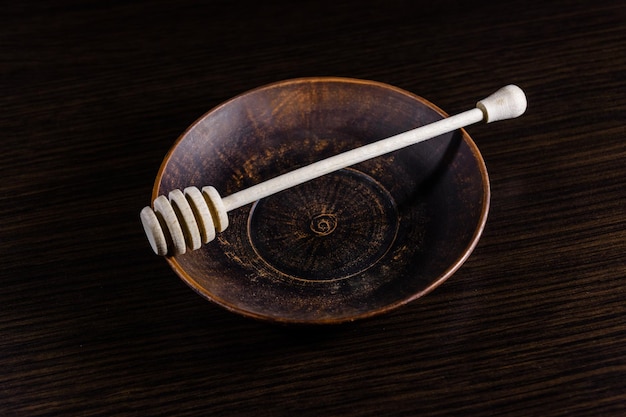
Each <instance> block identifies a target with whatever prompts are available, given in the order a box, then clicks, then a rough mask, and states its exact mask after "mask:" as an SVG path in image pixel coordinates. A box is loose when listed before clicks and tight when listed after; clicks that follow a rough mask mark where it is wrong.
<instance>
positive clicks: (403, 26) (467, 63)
mask: <svg viewBox="0 0 626 417" xmlns="http://www.w3.org/2000/svg"><path fill="white" fill-rule="evenodd" d="M263 3H264V2H253V3H250V2H242V3H241V4H235V3H234V2H228V1H214V2H199V1H193V0H180V1H164V0H161V1H152V2H150V1H143V0H142V1H134V2H126V1H107V2H105V1H92V2H81V1H76V0H60V1H55V2H44V1H28V0H27V1H19V2H18V1H16V2H9V3H7V4H5V5H4V6H3V8H2V10H3V11H2V13H1V14H0V23H1V25H0V27H1V29H0V30H1V31H2V36H1V38H0V45H1V51H0V52H1V53H2V55H1V61H0V62H1V64H0V69H1V71H0V73H1V76H2V84H1V86H0V87H1V98H0V100H1V103H2V107H1V112H0V128H1V132H2V141H1V146H2V148H1V150H2V153H1V163H0V179H1V180H0V184H1V185H0V200H1V204H0V213H1V214H0V255H1V257H2V266H1V269H0V415H2V416H38V415H71V416H88V415H103V416H121V415H141V416H155V415H166V416H173V415H177V416H183V415H228V416H231V415H232V416H283V415H284V416H294V415H295V416H391V415H407V416H416V415H432V416H436V415H454V416H459V415H480V416H484V415H508V416H513V415H521V416H528V415H541V416H557V415H558V416H573V415H581V416H582V415H586V416H622V415H625V414H626V289H625V285H626V281H625V277H626V255H625V252H626V243H625V241H626V168H625V167H626V163H625V162H626V144H625V139H626V129H625V127H624V122H625V121H626V94H625V93H626V52H625V51H626V6H624V3H623V1H621V0H608V1H586V0H583V1H569V2H568V1H554V2H545V1H530V2H529V1H511V2H501V4H498V3H497V2H496V3H495V4H491V3H494V2H462V1H451V0H450V1H441V2H402V1H396V0H387V1H385V2H378V3H374V2H362V1H361V2H357V1H347V2H330V1H319V0H315V1H303V2H287V1H284V2H281V3H282V4H281V5H276V4H272V5H265V4H263ZM420 3H423V4H420ZM317 75H333V76H347V77H355V78H363V79H371V80H376V81H382V82H386V83H389V84H392V85H396V86H398V87H401V88H403V89H406V90H409V91H412V92H414V93H416V94H419V95H421V96H423V97H425V98H426V99H428V100H430V101H432V102H434V103H436V104H437V105H438V106H440V107H441V108H443V109H444V110H445V111H447V112H448V113H456V112H459V111H463V110H466V109H467V108H470V107H471V106H473V104H474V102H475V101H476V100H477V99H480V98H482V97H483V96H485V95H486V94H489V93H491V92H492V91H493V90H495V89H497V88H499V87H501V86H502V85H505V84H508V83H516V84H518V85H520V86H522V87H523V88H524V89H525V90H526V92H527V95H528V100H529V109H528V113H527V114H526V115H524V116H523V117H522V118H520V119H516V120H513V121H508V122H502V123H499V124H493V125H477V126H474V127H471V128H469V129H468V131H469V133H470V134H471V135H472V137H473V138H474V140H475V141H476V142H477V144H478V146H479V148H480V149H481V152H482V154H483V156H484V158H485V161H486V163H487V167H488V169H489V174H490V177H491V186H492V203H491V210H490V214H489V220H488V222H487V226H486V229H485V231H484V234H483V237H482V239H481V240H480V242H479V244H478V246H477V248H476V250H475V251H474V253H473V254H472V256H471V257H470V258H469V260H468V261H467V262H466V263H465V264H464V265H463V266H462V267H461V269H460V270H459V271H458V272H457V273H456V274H455V275H454V276H453V277H452V278H451V279H450V280H448V281H447V282H446V283H445V284H444V285H443V286H441V287H439V288H438V289H437V290H435V291H434V292H433V293H431V294H429V295H427V296H426V297H424V298H421V299H419V300H417V301H415V302H413V303H411V304H409V305H408V306H406V307H404V308H401V309H399V310H395V311H394V312H393V313H391V314H388V315H385V316H381V317H378V318H374V319H370V320H366V321H359V322H356V323H354V324H350V325H344V326H338V327H316V328H290V327H280V326H273V325H268V324H264V323H261V322H257V321H253V320H250V319H246V318H243V317H239V316H237V315H234V314H231V313H229V312H227V311H225V310H223V309H222V308H219V307H217V306H215V305H213V304H211V303H209V302H207V301H205V300H204V299H202V298H201V297H199V296H198V295H197V294H195V293H194V292H193V291H192V290H190V288H189V287H187V286H186V285H185V284H184V283H183V282H182V281H181V280H180V279H178V277H177V276H176V275H175V274H174V273H173V272H172V270H171V269H170V268H169V267H168V265H167V264H166V262H165V261H164V260H163V259H161V258H159V257H157V256H155V255H154V254H153V253H152V252H151V250H150V248H149V246H148V244H147V241H146V240H145V237H144V234H143V230H142V228H141V225H140V223H139V220H138V213H139V210H140V209H141V208H142V207H143V206H144V205H146V204H148V203H149V200H150V193H151V188H152V184H153V180H154V178H155V175H156V172H157V169H158V167H159V165H160V163H161V160H162V158H163V157H164V156H165V154H166V152H167V151H168V149H169V148H170V146H171V145H172V144H173V142H174V140H175V139H176V138H177V136H178V135H179V134H180V133H181V132H183V131H184V130H185V129H186V128H187V126H189V125H190V124H191V123H192V122H193V121H194V120H195V119H197V118H198V117H199V116H201V115H202V114H203V113H205V112H206V111H208V110H209V109H211V108H212V107H214V106H216V105H218V104H219V103H221V102H223V101H225V100H227V99H229V98H231V97H233V96H235V95H237V94H239V93H242V92H244V91H247V90H249V89H251V88H254V87H257V86H260V85H264V84H266V83H269V82H273V81H279V80H283V79H288V78H294V77H301V76H317Z"/></svg>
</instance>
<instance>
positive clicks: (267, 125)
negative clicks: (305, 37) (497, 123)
mask: <svg viewBox="0 0 626 417" xmlns="http://www.w3.org/2000/svg"><path fill="white" fill-rule="evenodd" d="M445 116H446V115H445V113H444V112H443V111H441V110H440V109H439V108H437V107H436V106H434V105H433V104H431V103H429V102H428V101H426V100H424V99H423V98H420V97H418V96H416V95H414V94H411V93H408V92H406V91H403V90H401V89H398V88H396V87H392V86H389V85H386V84H381V83H378V82H372V81H363V80H355V79H345V78H305V79H295V80H288V81H284V82H279V83H275V84H271V85H268V86H264V87H261V88H258V89H255V90H252V91H249V92H247V93H245V94H242V95H240V96H237V97H235V98H233V99H231V100H229V101H227V102H226V103H224V104H222V105H220V106H218V107H216V108H214V109H213V110H211V111H209V112H208V113H206V114H205V115H204V116H202V117H201V118H200V119H199V120H198V121H196V122H195V123H194V124H193V125H192V126H191V127H190V128H189V129H188V130H187V131H186V132H185V133H184V134H183V135H182V136H181V137H180V138H179V139H178V140H177V142H176V143H175V145H174V147H173V148H172V149H171V151H170V152H169V153H168V155H167V156H166V158H165V160H164V162H163V164H162V166H161V169H160V171H159V173H158V177H157V179H156V183H155V186H154V190H153V198H156V197H157V196H158V195H162V194H167V193H168V192H169V191H170V190H172V189H174V188H181V189H182V188H185V187H187V186H190V185H195V186H198V187H202V186H205V185H212V186H214V187H215V188H216V189H217V190H218V191H219V192H220V194H221V195H222V196H227V195H230V194H232V193H234V192H236V191H239V190H241V189H243V188H246V187H249V186H251V185H254V184H256V183H258V182H261V181H264V180H267V179H270V178H273V177H275V176H277V175H279V174H282V173H285V172H288V171H291V170H293V169H295V168H298V167H301V166H304V165H308V164H310V163H312V162H315V161H317V160H320V159H322V158H326V157H329V156H332V155H335V154H337V153H340V152H343V151H346V150H349V149H352V148H355V147H358V146H361V145H364V144H367V143H371V142H374V141H377V140H380V139H383V138H386V137H389V136H392V135H394V134H397V133H400V132H403V131H406V130H409V129H413V128H415V127H418V126H421V125H425V124H428V123H431V122H434V121H436V120H439V119H441V118H443V117H445ZM488 208H489V180H488V177H487V171H486V168H485V165H484V162H483V160H482V157H481V155H480V153H479V151H478V148H477V147H476V145H475V144H474V142H473V141H472V140H471V138H470V137H469V135H468V134H467V133H466V132H465V131H464V130H459V131H456V132H454V133H450V134H446V135H442V136H440V137H438V138H435V139H432V140H429V141H426V142H424V143H421V144H418V145H413V146H410V147H408V148H405V149H402V150H399V151H395V152H393V153H391V154H388V155H385V156H382V157H378V158H375V159H372V160H369V161H366V162H363V163H360V164H358V165H355V166H353V167H350V168H347V169H343V170H340V171H337V172H334V173H332V174H328V175H326V176H323V177H320V178H318V179H316V180H313V181H311V182H308V183H305V184H303V185H300V186H297V187H294V188H291V189H288V190H286V191H283V192H281V193H279V194H275V195H273V196H271V197H268V198H266V199H263V200H260V201H258V202H256V203H254V204H250V205H248V206H245V207H242V208H239V209H236V210H234V211H232V212H230V213H229V219H230V225H229V227H228V229H226V230H225V231H224V232H222V233H220V234H218V237H217V239H216V240H214V241H213V242H210V243H209V244H207V245H205V246H203V247H202V248H201V249H199V250H196V251H188V252H187V253H186V254H184V255H181V256H176V257H168V258H167V260H168V262H169V264H170V265H171V267H172V268H173V269H174V271H175V272H176V273H177V274H178V275H179V276H180V278H182V279H183V280H184V281H185V282H186V283H187V284H188V285H189V286H191V287H192V288H193V289H194V290H195V291H197V292H198V293H199V294H201V295H202V296H204V297H206V298H207V299H209V300H211V301H213V302H215V303H217V304H219V305H221V306H223V307H225V308H226V309H228V310H231V311H233V312H236V313H239V314H242V315H244V316H248V317H252V318H256V319H263V320H268V321H272V322H279V323H303V324H324V323H341V322H346V321H353V320H356V319H361V318H365V317H371V316H374V315H377V314H381V313H385V312H388V311H390V310H392V309H394V308H397V307H399V306H402V305H404V304H406V303H408V302H410V301H412V300H415V299H416V298H418V297H421V296H422V295H424V294H426V293H428V292H430V291H431V290H433V289H434V288H435V287H437V286H438V285H440V284H441V283H442V282H444V281H445V280H446V279H447V278H448V277H450V276H451V275H452V274H453V273H454V272H455V271H456V270H457V269H458V268H459V267H460V266H461V264H462V263H463V262H464V261H465V260H466V259H467V257H468V256H469V254H470V253H471V251H472V250H473V248H474V247H475V245H476V243H477V241H478V239H479V237H480V234H481V232H482V230H483V227H484V225H485V221H486V218H487V212H488Z"/></svg>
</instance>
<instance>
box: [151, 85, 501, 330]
mask: <svg viewBox="0 0 626 417" xmlns="http://www.w3.org/2000/svg"><path fill="white" fill-rule="evenodd" d="M312 82H317V83H340V84H362V85H370V86H376V87H380V88H383V89H386V90H390V91H394V92H396V93H400V94H403V95H406V96H408V97H410V98H412V99H414V100H417V101H419V102H421V103H422V104H423V105H425V106H426V107H429V108H430V109H432V110H434V111H435V112H437V113H438V114H439V115H441V117H442V118H446V117H449V115H448V114H447V113H446V112H445V111H443V110H442V109H441V108H439V107H438V106H437V105H435V104H433V103H431V102H430V101H428V100H427V99H425V98H423V97H421V96H418V95H417V94H414V93H412V92H410V91H407V90H404V89H402V88H399V87H396V86H393V85H390V84H387V83H384V82H380V81H374V80H365V79H359V78H350V77H337V76H314V77H299V78H291V79H286V80H281V81H275V82H271V83H268V84H264V85H261V86H258V87H255V88H253V89H250V90H247V91H244V92H242V93H239V94H237V95H235V96H233V97H232V98H230V99H228V100H226V101H224V102H222V103H220V104H218V105H216V106H214V107H213V108H211V109H210V110H208V111H207V112H205V113H204V114H202V115H201V116H200V117H198V118H197V119H196V120H195V121H194V122H193V123H192V124H191V125H190V126H189V127H187V129H185V130H184V131H183V132H182V133H181V134H180V135H179V136H178V138H177V139H176V141H175V142H174V143H173V145H172V146H171V147H170V149H169V150H168V152H167V154H166V155H165V157H164V158H163V161H162V162H161V165H160V167H159V170H158V172H157V175H156V178H155V181H154V185H153V188H152V200H154V199H156V198H157V197H158V196H159V195H160V194H159V190H160V184H161V180H162V178H163V175H164V173H165V170H166V168H167V165H168V163H169V161H170V159H171V157H172V155H173V153H174V151H175V150H176V148H177V146H178V145H179V144H180V142H182V141H183V140H184V139H185V137H186V136H187V134H188V133H189V132H190V131H191V130H193V129H194V128H195V127H196V126H197V125H198V124H200V123H201V122H202V121H203V120H204V119H205V118H206V117H208V116H209V115H210V114H211V113H213V112H216V111H218V110H219V109H221V108H223V107H226V106H228V105H230V104H231V103H232V102H234V101H236V100H238V99H240V98H241V97H244V96H246V95H248V94H252V93H256V92H258V91H261V90H265V89H271V88H276V87H281V86H287V85H290V84H301V83H312ZM459 131H460V133H461V136H462V139H463V141H464V142H465V143H466V144H467V145H468V147H469V149H470V150H471V152H472V155H473V157H474V159H475V161H476V163H477V165H478V168H479V171H480V176H481V180H482V181H481V185H482V189H483V193H482V202H481V203H482V209H481V212H480V217H479V221H478V224H477V226H476V228H475V230H474V233H473V235H472V237H471V239H470V241H469V243H468V245H467V246H466V247H465V249H464V250H463V251H462V252H461V254H460V256H459V257H458V258H457V259H456V261H455V262H453V263H452V264H451V265H450V266H449V267H448V268H447V269H446V270H445V271H444V272H443V273H442V274H440V275H439V276H438V277H437V278H436V279H434V280H433V281H432V282H431V283H430V284H429V285H427V286H426V287H425V288H424V289H422V290H421V291H418V292H416V293H414V294H412V295H411V296H409V297H405V298H403V299H401V300H398V301H396V302H393V303H390V304H387V305H385V306H382V307H380V308H376V309H372V310H370V311H366V312H363V313H360V314H356V315H352V316H342V317H336V318H320V319H313V320H307V319H297V318H290V317H276V316H272V315H264V314H262V313H259V312H253V311H249V310H247V309H244V308H240V307H238V306H236V305H235V304H234V303H232V302H229V301H227V300H224V299H222V298H220V297H218V296H216V295H215V294H212V293H211V292H209V291H207V290H206V289H204V288H203V287H202V286H201V285H200V284H199V283H198V282H197V281H196V280H195V279H194V278H193V277H192V276H190V275H189V274H188V273H187V272H186V271H185V269H184V268H183V267H182V266H181V265H180V263H179V262H178V260H177V259H176V257H175V256H169V255H168V256H165V259H166V261H167V263H168V264H169V265H170V267H171V268H172V269H173V270H174V272H175V273H176V274H177V275H178V276H179V278H180V279H182V280H183V281H184V282H185V283H186V284H187V285H188V286H189V287H191V288H192V289H193V290H194V291H195V292H196V293H198V294H199V295H200V296H202V297H204V298H205V299H207V300H209V301H211V302H213V303H215V304H217V305H219V306H221V307H223V308H224V309H226V310H228V311H230V312H232V313H236V314H239V315H241V316H244V317H248V318H251V319H255V320H259V321H264V322H268V321H269V322H273V323H278V324H294V325H326V324H342V323H347V322H354V321H357V320H363V319H367V318H372V317H375V316H379V315H382V314H386V313H389V312H391V311H393V310H396V309H398V308H399V307H402V306H404V305H406V304H409V303H411V302H412V301H415V300H416V299H418V298H421V297H423V296H425V295H427V294H428V293H430V292H432V291H433V290H434V289H436V288H437V287H439V286H440V285H441V284H443V283H444V282H445V281H446V280H448V279H449V278H450V277H451V276H452V275H453V274H454V273H455V272H456V271H457V270H458V269H459V268H460V267H461V266H462V265H463V264H464V263H465V261H466V260H467V259H468V258H469V256H470V255H471V254H472V252H473V251H474V249H475V248H476V246H477V245H478V241H479V240H480V237H481V236H482V233H483V231H484V228H485V225H486V223H487V217H488V214H489V208H490V202H491V186H490V181H489V174H488V172H487V167H486V164H485V161H484V159H483V157H482V155H481V153H480V151H479V149H478V146H477V145H476V143H475V142H474V140H473V139H472V138H471V136H470V135H469V134H468V133H467V131H466V130H465V129H459Z"/></svg>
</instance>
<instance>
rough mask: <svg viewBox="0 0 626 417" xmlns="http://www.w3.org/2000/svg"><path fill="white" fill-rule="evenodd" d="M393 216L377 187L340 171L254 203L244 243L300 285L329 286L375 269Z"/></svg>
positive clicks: (392, 233)
mask: <svg viewBox="0 0 626 417" xmlns="http://www.w3.org/2000/svg"><path fill="white" fill-rule="evenodd" d="M398 224H399V219H398V212H397V209H396V206H395V203H394V201H393V198H392V197H391V195H390V194H389V192H388V191H387V190H385V189H384V188H383V187H382V185H380V184H379V183H378V182H376V181H375V180H374V179H372V178H371V177H369V176H368V175H366V174H363V173H362V172H359V171H356V170H353V169H344V170H341V171H337V172H334V173H332V174H329V175H326V176H324V177H321V178H318V179H316V180H313V181H310V182H308V183H305V184H302V185H300V186H298V187H294V188H291V189H289V190H286V191H283V192H281V193H279V194H276V195H273V196H271V197H268V198H266V199H263V200H260V201H258V202H257V203H256V204H255V205H254V206H253V208H252V210H251V211H250V217H249V221H248V237H249V241H250V244H251V245H252V247H253V248H254V250H255V252H256V253H257V255H258V256H259V257H260V258H261V259H262V260H263V261H264V262H266V263H267V265H268V266H270V267H271V268H274V269H276V270H277V271H279V272H281V273H283V274H284V275H286V276H289V277H293V278H294V279H298V280H305V281H334V280H341V279H345V278H348V277H351V276H353V275H355V274H358V273H361V272H363V271H365V270H367V269H369V268H370V267H372V266H373V265H375V264H376V263H377V262H378V261H379V260H380V259H381V258H382V257H383V256H384V255H385V254H386V253H387V252H388V251H389V249H390V247H391V246H392V244H393V242H394V240H395V238H396V235H397V232H398Z"/></svg>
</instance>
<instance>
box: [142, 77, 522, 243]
mask: <svg viewBox="0 0 626 417" xmlns="http://www.w3.org/2000/svg"><path fill="white" fill-rule="evenodd" d="M525 111H526V96H525V94H524V92H523V91H522V90H521V89H520V88H519V87H517V86H515V85H508V86H506V87H503V88H501V89H500V90H498V91H496V92H495V93H493V94H492V95H490V96H489V97H487V98H485V99H483V100H481V101H479V102H478V103H476V107H475V108H473V109H471V110H467V111H465V112H463V113H460V114H457V115H454V116H451V117H447V118H445V119H441V120H438V121H436V122H434V123H431V124H428V125H425V126H421V127H418V128H416V129H413V130H409V131H407V132H404V133H400V134H397V135H394V136H391V137H389V138H386V139H382V140H379V141H377V142H373V143H370V144H367V145H364V146H361V147H359V148H355V149H352V150H349V151H346V152H343V153H340V154H337V155H334V156H331V157H329V158H326V159H323V160H321V161H318V162H314V163H312V164H310V165H307V166H305V167H302V168H298V169H296V170H294V171H291V172H288V173H285V174H282V175H279V176H277V177H275V178H272V179H270V180H267V181H264V182H261V183H259V184H256V185H254V186H252V187H249V188H246V189H244V190H241V191H238V192H236V193H234V194H231V195H229V196H227V197H224V198H222V197H221V196H220V194H219V193H218V191H217V190H216V189H215V188H214V187H211V186H206V187H203V188H202V190H199V189H198V188H197V187H193V186H192V187H187V188H185V189H184V190H183V191H181V190H178V189H176V190H172V191H171V192H170V193H169V195H168V197H166V196H164V195H161V196H159V197H157V198H156V199H155V200H154V202H153V204H152V207H150V206H148V207H144V209H143V210H142V211H141V215H140V217H141V222H142V223H143V227H144V230H145V232H146V235H147V237H148V241H149V242H150V246H152V249H153V250H154V252H155V253H156V254H157V255H181V254H184V253H185V252H186V250H187V249H188V248H189V249H191V250H196V249H199V248H200V247H201V246H202V244H203V243H209V242H210V241H212V240H213V239H214V238H215V234H216V233H215V232H216V230H217V231H218V232H222V231H224V230H225V229H226V228H227V227H228V214H227V213H228V212H229V211H231V210H234V209H237V208H239V207H243V206H245V205H246V204H250V203H253V202H255V201H257V200H260V199H262V198H266V197H269V196H270V195H272V194H275V193H278V192H280V191H283V190H286V189H288V188H291V187H295V186H296V185H299V184H302V183H304V182H307V181H310V180H312V179H315V178H317V177H321V176H322V175H326V174H329V173H331V172H334V171H337V170H339V169H342V168H346V167H349V166H351V165H355V164H358V163H360V162H363V161H366V160H368V159H371V158H375V157H377V156H381V155H384V154H386V153H389V152H393V151H396V150H398V149H401V148H404V147H407V146H409V145H413V144H416V143H419V142H422V141H425V140H428V139H432V138H434V137H437V136H440V135H443V134H445V133H449V132H452V131H454V130H457V129H460V128H463V127H465V126H469V125H472V124H475V123H478V122H481V121H484V122H486V123H491V122H495V121H498V120H505V119H512V118H515V117H518V116H521V115H522V114H523V113H524V112H525Z"/></svg>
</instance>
